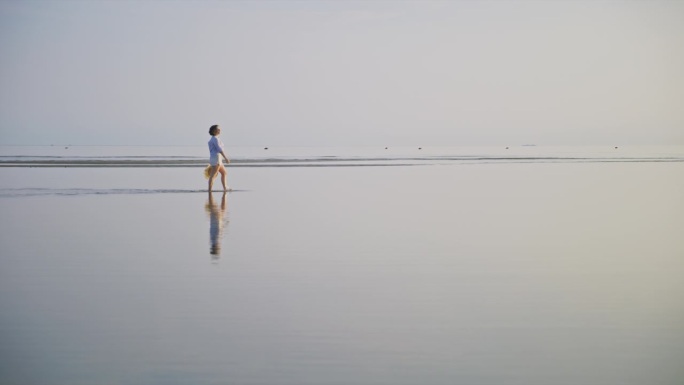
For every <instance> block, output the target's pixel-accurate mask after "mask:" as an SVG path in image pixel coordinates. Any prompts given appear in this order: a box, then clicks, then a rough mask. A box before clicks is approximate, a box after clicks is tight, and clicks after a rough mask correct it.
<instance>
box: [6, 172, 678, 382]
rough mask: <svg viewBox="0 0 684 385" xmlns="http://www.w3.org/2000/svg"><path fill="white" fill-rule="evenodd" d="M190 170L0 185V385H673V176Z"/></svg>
mask: <svg viewBox="0 0 684 385" xmlns="http://www.w3.org/2000/svg"><path fill="white" fill-rule="evenodd" d="M201 168H202V167H201V166H200V167H198V168H197V169H194V168H65V169H61V168H3V169H0V188H4V189H9V188H15V189H16V188H26V189H28V188H33V189H39V188H45V189H48V190H51V191H53V192H55V193H47V194H38V195H32V196H29V195H26V196H5V197H2V198H0V210H1V212H2V219H1V220H0V227H1V228H0V245H1V246H0V247H1V251H2V252H1V254H2V257H1V258H0V356H1V357H2V358H3V359H2V360H0V383H12V384H38V385H40V384H63V383H69V384H104V383H119V384H225V383H236V384H371V383H372V384H392V385H395V384H417V383H421V384H459V383H463V384H528V385H535V384H539V385H554V384H559V385H560V384H621V385H629V384H634V385H642V384H663V385H665V384H667V385H675V384H678V383H679V382H680V381H681V379H682V378H684V371H683V370H682V367H681V362H682V361H684V337H683V336H684V326H683V325H684V305H682V304H683V303H684V301H683V299H684V282H683V281H682V280H681V277H682V276H683V275H684V259H683V258H682V256H684V240H683V239H682V237H681V229H683V228H684V201H682V199H681V197H682V196H684V180H682V178H681V176H682V175H684V164H683V163H652V162H651V163H637V162H634V163H591V164H584V163H561V164H556V163H532V164H521V163H504V164H456V165H446V166H440V165H426V166H421V165H417V166H411V167H360V168H345V167H339V168H336V167H329V168H315V167H309V168H297V167H292V168H276V167H274V168H269V167H263V168H236V169H233V170H230V176H229V184H230V185H231V186H232V187H233V188H235V189H238V190H240V191H236V192H232V193H228V194H227V195H226V196H225V200H223V198H224V197H223V194H222V193H220V192H215V193H214V194H213V198H212V200H211V201H210V200H209V197H208V194H207V193H206V192H201V191H199V190H201V188H202V187H203V186H204V185H205V181H204V180H203V179H202V177H201V171H202V170H201ZM78 189H89V190H91V191H92V190H97V191H99V192H100V193H98V194H85V193H78ZM127 189H130V190H131V191H132V190H135V189H138V190H144V191H147V193H144V194H135V193H126V190H127ZM60 191H61V192H64V191H76V193H73V194H60V193H59V192H60ZM15 195H16V194H15ZM217 246H218V247H217Z"/></svg>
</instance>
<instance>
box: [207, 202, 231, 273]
mask: <svg viewBox="0 0 684 385" xmlns="http://www.w3.org/2000/svg"><path fill="white" fill-rule="evenodd" d="M226 200H227V194H226V193H225V192H224V193H223V195H222V196H221V202H220V203H217V202H216V201H215V200H214V195H213V194H212V193H209V199H208V200H207V204H206V205H205V209H206V211H207V213H208V214H209V242H210V248H209V253H210V254H211V256H212V260H213V261H218V259H219V258H220V257H221V240H222V239H223V229H224V227H225V225H226V224H227V223H228V218H224V216H225V214H226V209H227V204H226Z"/></svg>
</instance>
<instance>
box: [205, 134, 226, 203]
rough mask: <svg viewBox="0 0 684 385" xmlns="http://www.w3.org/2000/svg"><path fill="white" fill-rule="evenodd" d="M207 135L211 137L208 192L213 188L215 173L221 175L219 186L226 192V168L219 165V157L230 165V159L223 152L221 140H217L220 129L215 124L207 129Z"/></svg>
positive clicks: (221, 164)
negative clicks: (221, 185)
mask: <svg viewBox="0 0 684 385" xmlns="http://www.w3.org/2000/svg"><path fill="white" fill-rule="evenodd" d="M209 135H211V139H209V165H210V166H211V170H210V171H209V192H211V189H212V188H213V186H214V177H216V173H217V172H220V173H221V184H223V191H228V190H230V189H229V188H228V185H226V174H227V172H226V168H225V167H223V163H221V158H220V157H219V155H221V156H223V158H224V159H225V160H226V163H230V159H228V157H227V156H226V154H225V153H224V152H223V142H222V141H221V139H219V135H221V127H219V126H218V124H215V125H213V126H211V127H210V128H209Z"/></svg>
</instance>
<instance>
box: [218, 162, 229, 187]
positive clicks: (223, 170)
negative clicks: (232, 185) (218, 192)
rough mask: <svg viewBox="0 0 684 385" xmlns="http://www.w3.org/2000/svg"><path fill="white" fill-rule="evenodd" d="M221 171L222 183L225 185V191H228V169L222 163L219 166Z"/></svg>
mask: <svg viewBox="0 0 684 385" xmlns="http://www.w3.org/2000/svg"><path fill="white" fill-rule="evenodd" d="M219 172H220V173H221V184H222V185H223V191H224V192H225V191H228V185H227V184H226V179H227V176H228V171H226V168H225V167H223V165H221V166H219Z"/></svg>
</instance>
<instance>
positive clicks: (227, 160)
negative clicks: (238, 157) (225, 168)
mask: <svg viewBox="0 0 684 385" xmlns="http://www.w3.org/2000/svg"><path fill="white" fill-rule="evenodd" d="M221 155H223V159H225V160H226V163H230V159H228V157H227V156H226V154H225V153H224V152H223V150H221Z"/></svg>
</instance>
